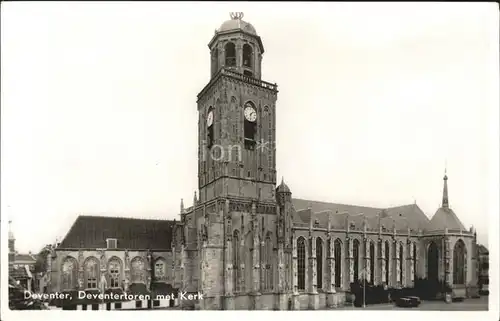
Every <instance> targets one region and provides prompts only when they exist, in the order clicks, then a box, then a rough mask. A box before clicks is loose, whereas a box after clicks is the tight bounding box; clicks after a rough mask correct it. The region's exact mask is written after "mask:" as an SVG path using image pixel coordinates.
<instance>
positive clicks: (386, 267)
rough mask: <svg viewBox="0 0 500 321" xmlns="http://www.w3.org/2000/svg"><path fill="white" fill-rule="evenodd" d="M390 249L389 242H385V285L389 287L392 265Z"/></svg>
mask: <svg viewBox="0 0 500 321" xmlns="http://www.w3.org/2000/svg"><path fill="white" fill-rule="evenodd" d="M390 256H391V253H390V247H389V241H385V258H384V260H385V283H386V284H387V285H389V283H390V282H389V263H390Z"/></svg>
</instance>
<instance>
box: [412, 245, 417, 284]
mask: <svg viewBox="0 0 500 321" xmlns="http://www.w3.org/2000/svg"><path fill="white" fill-rule="evenodd" d="M412 257H413V262H412V264H413V279H414V280H416V278H417V244H416V243H413V246H412Z"/></svg>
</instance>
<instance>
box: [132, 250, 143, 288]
mask: <svg viewBox="0 0 500 321" xmlns="http://www.w3.org/2000/svg"><path fill="white" fill-rule="evenodd" d="M130 279H131V280H130V283H146V265H145V264H144V260H143V259H142V258H141V257H138V256H137V257H135V258H133V259H132V261H131V262H130Z"/></svg>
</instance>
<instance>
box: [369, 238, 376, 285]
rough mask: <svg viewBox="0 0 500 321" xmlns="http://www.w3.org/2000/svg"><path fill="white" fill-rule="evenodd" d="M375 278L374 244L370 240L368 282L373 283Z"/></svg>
mask: <svg viewBox="0 0 500 321" xmlns="http://www.w3.org/2000/svg"><path fill="white" fill-rule="evenodd" d="M373 280H375V244H373V242H370V279H369V280H368V282H370V283H373Z"/></svg>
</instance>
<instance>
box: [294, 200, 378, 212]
mask: <svg viewBox="0 0 500 321" xmlns="http://www.w3.org/2000/svg"><path fill="white" fill-rule="evenodd" d="M292 199H293V200H298V201H307V202H316V203H323V204H335V205H342V206H355V207H363V208H370V209H375V210H382V209H384V208H383V207H373V206H367V205H356V204H346V203H333V202H327V201H317V200H310V199H305V198H296V197H294V198H292Z"/></svg>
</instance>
